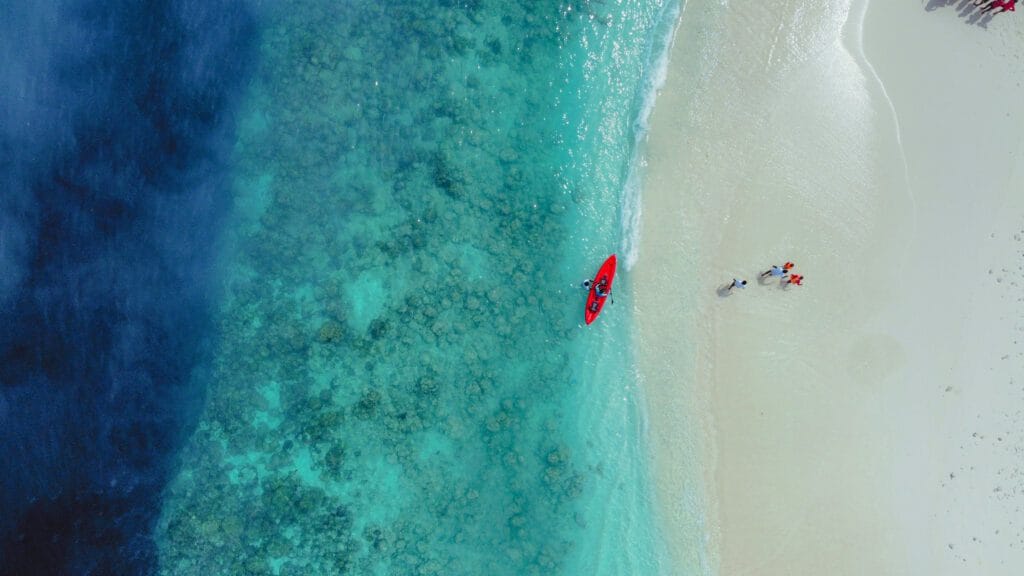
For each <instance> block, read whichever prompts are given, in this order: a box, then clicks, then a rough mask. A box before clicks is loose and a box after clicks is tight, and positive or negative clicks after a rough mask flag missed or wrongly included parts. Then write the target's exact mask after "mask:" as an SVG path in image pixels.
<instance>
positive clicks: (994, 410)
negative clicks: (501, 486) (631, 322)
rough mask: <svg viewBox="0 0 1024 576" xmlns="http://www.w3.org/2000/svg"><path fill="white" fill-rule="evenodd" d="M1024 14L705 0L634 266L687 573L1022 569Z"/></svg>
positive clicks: (676, 92)
mask: <svg viewBox="0 0 1024 576" xmlns="http://www.w3.org/2000/svg"><path fill="white" fill-rule="evenodd" d="M1021 17H1024V16H1021V15H1019V14H1012V13H1011V14H1004V15H1000V16H996V17H994V18H991V19H989V18H981V19H979V18H978V17H977V14H976V12H975V10H974V8H973V7H972V6H971V2H970V1H969V0H957V1H955V2H948V3H947V2H945V1H944V0H912V1H906V2H892V1H889V0H875V1H873V2H870V3H869V2H867V1H866V0H863V1H862V0H853V1H851V0H840V1H834V2H828V3H816V4H810V3H805V2H797V1H795V0H794V1H779V2H757V1H754V0H730V1H728V2H707V1H701V0H691V1H690V2H688V3H687V5H686V7H685V9H684V11H683V13H682V15H681V21H680V25H679V29H678V31H677V34H676V40H675V45H674V47H673V51H672V58H671V63H670V66H669V72H668V79H667V82H666V85H665V87H664V90H663V91H662V93H661V94H660V95H659V98H658V101H657V105H656V107H655V110H654V112H653V114H652V117H651V132H650V137H649V142H648V149H647V154H646V160H647V162H648V166H647V169H646V180H645V184H644V197H643V227H642V236H641V247H640V258H639V260H638V262H637V264H636V266H635V268H634V270H633V273H634V279H635V285H636V286H637V292H638V294H637V298H636V314H637V324H638V333H639V336H638V342H639V344H638V350H637V354H638V357H639V359H640V362H641V373H642V377H643V386H644V391H645V394H646V396H647V401H648V403H649V414H650V421H651V422H650V425H651V428H650V429H651V435H652V444H653V447H654V450H655V463H654V465H655V467H656V477H657V482H658V486H657V496H658V499H659V505H660V507H661V509H662V510H664V511H665V515H664V516H665V523H666V533H667V534H668V535H669V539H670V540H671V543H670V544H671V548H672V550H673V551H674V554H675V561H676V565H675V569H676V571H677V573H679V574H694V573H703V574H722V575H729V576H732V575H746V574H751V575H753V574H756V575H787V576H801V575H808V576H810V575H815V576H817V575H821V574H829V575H843V574H850V575H854V574H856V575H863V574H871V575H888V574H907V575H920V574H928V575H946V574H949V575H969V574H970V575H977V574H984V575H988V576H1000V575H1011V574H1013V575H1016V574H1021V573H1024V514H1022V513H1021V512H1022V506H1024V458H1022V456H1024V343H1022V342H1021V340H1024V334H1022V332H1024V294H1022V290H1021V288H1022V286H1024V146H1022V144H1024V140H1022V136H1021V135H1022V134H1024V130H1022V128H1024V87H1022V86H1021V83H1022V82H1024V59H1022V53H1024V52H1022V51H1024V34H1022V32H1021V31H1022V30H1024V20H1020V18H1021ZM785 260H792V261H794V262H796V264H797V271H798V272H800V273H802V274H804V275H805V276H806V279H805V282H804V284H805V285H804V286H801V287H792V288H790V289H781V288H780V286H779V285H778V283H771V282H769V283H761V282H759V281H758V273H759V272H760V271H761V270H764V269H766V268H767V267H768V266H769V265H770V264H773V263H782V262H783V261H785ZM734 277H736V278H745V279H747V280H748V281H749V283H750V285H749V286H748V287H747V288H746V289H745V290H743V291H733V292H736V293H733V294H729V295H727V296H723V295H721V294H720V293H719V292H718V290H717V289H718V288H719V287H720V286H721V285H723V284H725V283H727V282H728V281H730V280H731V279H732V278H734Z"/></svg>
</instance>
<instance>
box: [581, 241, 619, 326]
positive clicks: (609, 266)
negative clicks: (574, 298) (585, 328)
mask: <svg viewBox="0 0 1024 576" xmlns="http://www.w3.org/2000/svg"><path fill="white" fill-rule="evenodd" d="M614 279H615V254H612V255H611V256H609V257H608V259H607V260H605V261H604V264H601V268H600V269H599V270H598V271H597V275H596V276H594V281H593V282H591V283H590V291H589V292H588V293H587V309H586V311H585V312H584V318H586V320H587V324H590V323H591V322H593V321H594V318H597V315H598V314H600V313H601V309H602V308H604V303H605V301H606V300H608V296H609V295H610V294H611V293H612V280H614ZM598 289H600V290H601V293H602V294H604V296H599V295H598V293H597V291H598Z"/></svg>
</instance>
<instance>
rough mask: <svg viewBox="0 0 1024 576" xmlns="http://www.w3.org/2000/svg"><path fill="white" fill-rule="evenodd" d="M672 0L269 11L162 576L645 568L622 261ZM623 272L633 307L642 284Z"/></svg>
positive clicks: (650, 544) (641, 471)
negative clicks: (639, 149)
mask: <svg viewBox="0 0 1024 576" xmlns="http://www.w3.org/2000/svg"><path fill="white" fill-rule="evenodd" d="M673 9H674V4H666V3H665V2H661V1H655V0H628V1H625V0H624V1H623V2H619V3H612V2H544V1H541V2H533V3H529V4H524V5H512V4H509V3H502V2H496V1H495V2H491V1H487V0H479V1H467V2H439V3H437V4H434V5H430V6H426V5H422V4H419V3H401V2H385V3H377V2H364V1H357V2H347V3H344V4H343V5H339V4H337V3H333V2H325V1H321V0H308V1H304V2H290V3H286V4H282V5H280V6H276V7H275V8H273V9H267V10H264V11H263V12H261V14H260V18H261V21H260V23H261V38H260V58H261V61H260V64H259V72H258V74H257V75H256V80H255V82H254V83H253V85H252V87H251V89H250V93H249V95H248V96H247V101H246V104H245V113H244V116H243V118H242V121H241V124H240V128H239V134H238V139H237V144H236V148H235V151H234V162H235V169H234V174H235V183H234V190H233V191H234V194H235V196H236V210H235V220H234V223H233V225H232V228H231V234H230V237H231V238H230V241H229V242H228V244H229V245H228V247H227V248H226V249H225V256H224V262H225V265H224V266H225V271H224V286H225V294H224V302H223V305H222V308H221V314H220V340H219V342H218V343H217V349H216V351H215V354H216V360H215V371H216V381H215V383H214V384H213V385H212V386H211V388H210V391H209V397H208V400H207V407H206V410H205V414H204V416H203V419H202V421H201V423H200V424H199V427H198V429H197V430H196V432H195V434H194V435H193V438H192V439H191V441H190V443H189V446H188V448H187V450H186V451H185V452H184V453H183V457H182V461H181V471H180V473H179V474H178V477H177V479H176V480H175V481H174V482H173V483H172V484H171V486H170V488H169V489H168V493H167V495H166V498H165V507H164V513H163V517H162V519H161V522H160V526H159V530H158V546H159V549H160V565H161V572H162V573H164V574H339V573H353V574H557V573H564V574H654V573H658V572H659V571H662V570H664V569H665V567H666V565H665V564H664V560H663V557H664V556H663V550H662V545H661V543H660V541H659V536H658V531H657V518H656V516H655V512H656V506H655V505H654V503H653V502H652V500H651V498H652V496H651V491H650V487H649V485H648V478H647V453H646V446H645V444H644V434H645V430H644V417H643V414H642V410H641V409H640V407H641V406H642V405H643V402H642V399H641V398H640V397H639V395H638V390H637V389H636V385H635V378H634V377H633V375H632V368H631V366H632V358H631V355H630V340H629V329H630V318H629V316H628V306H627V305H623V304H621V303H620V304H619V305H618V306H614V305H613V306H609V307H606V309H605V312H604V313H603V315H602V316H601V318H600V319H599V320H598V321H597V323H596V324H594V325H593V326H591V327H587V328H584V327H583V326H582V312H583V302H584V299H585V293H584V292H583V291H581V290H579V289H578V288H577V285H578V283H579V282H580V281H581V280H582V279H583V278H584V277H586V276H589V275H590V274H592V273H593V272H594V270H595V269H596V267H597V266H598V265H599V264H600V262H601V261H602V260H603V259H604V257H605V256H606V255H607V254H608V253H611V252H614V251H616V250H618V249H619V248H620V247H621V246H622V245H623V243H624V235H625V234H627V232H624V230H626V229H627V227H626V226H624V224H623V222H624V218H623V203H624V202H628V194H627V193H626V189H627V185H626V184H627V180H628V176H629V174H630V168H631V161H632V158H633V157H634V152H635V146H636V134H637V133H638V130H640V129H641V128H640V126H638V124H637V119H638V118H642V116H643V114H642V109H643V107H644V106H645V105H646V103H647V102H648V100H647V99H646V98H645V94H646V93H647V91H648V90H649V83H650V82H649V81H650V77H651V74H652V62H655V61H656V60H657V58H656V57H657V55H658V54H657V53H658V51H659V50H660V49H661V48H660V40H661V39H662V38H664V36H665V34H664V32H665V30H666V27H667V26H670V25H671V23H672V22H671V21H672V20H673V18H674V12H673ZM621 274H622V275H621V276H620V277H619V279H618V280H617V284H616V289H617V290H616V292H617V294H616V295H617V297H618V299H619V300H628V298H629V290H630V282H629V275H628V271H626V270H622V271H621Z"/></svg>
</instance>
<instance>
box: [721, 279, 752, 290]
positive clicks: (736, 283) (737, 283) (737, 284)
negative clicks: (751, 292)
mask: <svg viewBox="0 0 1024 576" xmlns="http://www.w3.org/2000/svg"><path fill="white" fill-rule="evenodd" d="M746 287H747V281H746V280H737V279H735V278H733V279H732V284H729V287H728V288H726V290H728V291H729V292H732V289H733V288H746Z"/></svg>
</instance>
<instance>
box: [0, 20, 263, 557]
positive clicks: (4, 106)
mask: <svg viewBox="0 0 1024 576" xmlns="http://www.w3.org/2000/svg"><path fill="white" fill-rule="evenodd" d="M255 39H256V36H255V35H254V27H253V18H252V15H251V14H250V12H249V11H248V9H247V8H246V7H245V6H244V5H242V4H240V3H238V2H220V1H216V0H215V1H206V0H203V1H183V2H138V1H131V2H121V1H113V2H92V1H67V2H49V1H44V2H23V1H21V0H14V1H12V2H4V3H3V4H2V6H0V66H2V69H3V78H2V82H0V163H2V167H0V178H2V179H3V183H2V188H3V190H2V193H0V323H2V324H3V329H2V331H0V471H2V472H0V474H2V477H0V510H3V514H0V566H2V572H3V573H6V574H90V573H93V574H144V573H149V572H152V571H153V570H154V569H155V561H156V557H155V547H154V543H153V541H152V529H153V526H154V523H155V521H156V519H157V516H158V514H159V511H160V498H161V490H162V488H163V486H164V485H165V483H166V482H167V481H168V479H169V477H170V475H171V473H172V468H171V466H170V464H171V458H172V456H173V455H174V454H175V453H176V452H177V450H178V449H179V448H180V447H181V445H182V443H183V441H184V440H185V439H186V438H187V434H188V433H190V431H191V428H192V427H193V426H194V425H195V420H196V418H197V415H198V413H199V410H200V409H201V407H202V403H203V398H204V392H205V386H204V383H203V382H204V379H205V378H206V376H205V374H206V373H207V372H208V370H207V368H208V366H209V354H208V348H209V346H208V343H209V342H210V341H211V340H212V339H214V338H215V333H214V330H213V328H214V324H213V322H212V319H211V313H212V312H213V310H214V309H213V307H212V306H213V300H212V298H211V295H212V292H211V290H210V289H211V286H213V285H215V282H214V276H215V275H216V272H215V267H214V265H213V264H214V257H215V255H216V253H217V251H216V247H217V245H218V242H219V239H220V236H221V231H222V227H223V224H224V221H225V217H226V216H227V215H228V213H229V211H230V207H231V203H232V200H231V198H230V196H229V195H228V194H226V193H225V190H226V187H225V179H226V178H227V177H228V165H227V163H226V160H227V153H228V152H229V151H230V149H231V143H232V138H233V134H234V113H235V109H236V107H237V104H238V101H239V97H240V95H241V93H242V90H243V89H244V87H245V86H246V83H247V78H248V77H249V75H250V72H251V69H250V68H251V66H250V64H251V62H252V56H251V54H252V51H253V48H254V41H255Z"/></svg>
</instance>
